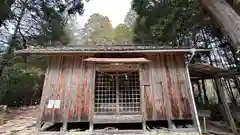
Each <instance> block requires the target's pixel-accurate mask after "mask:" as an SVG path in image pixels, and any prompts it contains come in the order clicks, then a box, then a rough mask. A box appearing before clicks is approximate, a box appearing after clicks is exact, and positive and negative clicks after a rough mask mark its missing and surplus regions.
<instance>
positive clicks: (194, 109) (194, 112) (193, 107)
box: [185, 64, 202, 133]
mask: <svg viewBox="0 0 240 135" xmlns="http://www.w3.org/2000/svg"><path fill="white" fill-rule="evenodd" d="M185 67H186V68H185V69H186V72H185V73H186V80H187V84H188V88H189V91H188V95H189V98H190V107H191V110H192V115H193V120H194V125H195V126H196V127H197V129H198V132H199V133H202V130H201V127H200V122H199V119H198V113H197V107H196V103H195V99H194V95H193V89H192V83H191V79H190V74H189V70H188V64H186V66H185Z"/></svg>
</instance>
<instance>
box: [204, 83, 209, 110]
mask: <svg viewBox="0 0 240 135" xmlns="http://www.w3.org/2000/svg"><path fill="white" fill-rule="evenodd" d="M202 88H203V94H204V101H205V105H207V106H208V105H209V101H208V97H207V90H206V87H205V82H204V80H202Z"/></svg>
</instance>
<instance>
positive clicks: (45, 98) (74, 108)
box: [41, 56, 94, 122]
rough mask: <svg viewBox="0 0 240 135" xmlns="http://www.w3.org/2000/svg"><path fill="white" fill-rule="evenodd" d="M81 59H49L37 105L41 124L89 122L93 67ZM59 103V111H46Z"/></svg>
mask: <svg viewBox="0 0 240 135" xmlns="http://www.w3.org/2000/svg"><path fill="white" fill-rule="evenodd" d="M83 60H84V57H82V56H52V57H51V58H50V63H49V69H48V71H47V73H46V77H45V84H44V88H43V94H42V100H41V105H44V106H42V108H43V109H42V111H43V115H42V118H41V120H43V121H55V122H63V121H64V120H66V121H72V122H74V121H78V122H79V121H89V109H91V103H90V102H91V100H90V93H91V86H92V81H93V73H94V72H93V71H94V70H93V67H92V66H91V65H87V64H86V63H85V62H83ZM49 100H60V101H61V104H60V108H59V109H58V108H48V107H47V105H48V102H49Z"/></svg>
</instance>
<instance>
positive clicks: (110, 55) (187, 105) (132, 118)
mask: <svg viewBox="0 0 240 135" xmlns="http://www.w3.org/2000/svg"><path fill="white" fill-rule="evenodd" d="M194 50H195V51H209V50H206V49H194ZM191 51H192V49H190V48H164V47H155V46H147V47H144V46H77V47H72V46H65V47H54V48H36V49H25V50H19V51H16V53H17V54H21V55H30V54H31V55H44V56H46V57H47V58H48V62H49V64H48V65H49V66H48V69H47V71H46V75H45V82H44V87H43V92H42V99H41V104H40V111H39V118H38V121H37V123H38V124H37V129H38V130H39V132H38V133H39V134H41V133H42V134H47V133H49V132H50V131H41V130H42V126H43V125H44V124H45V123H53V124H54V126H55V127H58V131H55V132H53V131H51V133H52V134H53V133H55V134H58V133H63V132H64V133H66V134H70V133H71V132H79V133H80V132H81V133H86V134H91V133H95V132H97V133H100V132H105V133H106V134H107V133H110V132H111V131H114V133H116V132H119V133H121V132H126V134H130V133H135V132H137V133H139V134H148V133H151V132H158V133H159V134H161V133H163V134H170V133H172V132H180V133H182V134H181V135H185V134H186V135H199V134H200V132H201V129H200V126H199V121H198V117H197V111H196V105H195V102H194V97H193V93H192V88H191V81H190V77H189V71H188V66H187V64H186V62H187V60H186V59H185V55H186V54H190V55H191ZM108 127H111V128H108ZM77 129H79V130H77ZM116 129H117V130H116ZM46 130H51V129H50V128H48V129H46Z"/></svg>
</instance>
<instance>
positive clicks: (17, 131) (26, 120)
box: [0, 106, 38, 135]
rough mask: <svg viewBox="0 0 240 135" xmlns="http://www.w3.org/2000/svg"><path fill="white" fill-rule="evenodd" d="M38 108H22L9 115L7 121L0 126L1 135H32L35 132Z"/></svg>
mask: <svg viewBox="0 0 240 135" xmlns="http://www.w3.org/2000/svg"><path fill="white" fill-rule="evenodd" d="M37 115H38V107H37V106H32V107H21V108H18V109H13V110H12V111H11V113H9V114H7V119H8V120H7V121H6V123H5V124H4V125H1V126H0V135H31V134H33V132H34V131H35V129H36V128H35V127H36V118H37Z"/></svg>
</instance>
